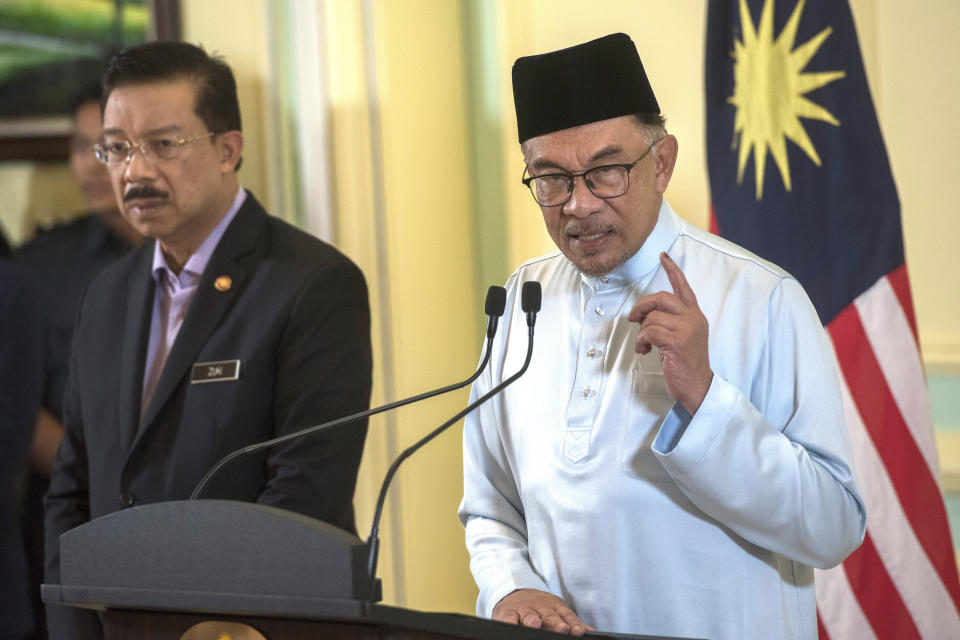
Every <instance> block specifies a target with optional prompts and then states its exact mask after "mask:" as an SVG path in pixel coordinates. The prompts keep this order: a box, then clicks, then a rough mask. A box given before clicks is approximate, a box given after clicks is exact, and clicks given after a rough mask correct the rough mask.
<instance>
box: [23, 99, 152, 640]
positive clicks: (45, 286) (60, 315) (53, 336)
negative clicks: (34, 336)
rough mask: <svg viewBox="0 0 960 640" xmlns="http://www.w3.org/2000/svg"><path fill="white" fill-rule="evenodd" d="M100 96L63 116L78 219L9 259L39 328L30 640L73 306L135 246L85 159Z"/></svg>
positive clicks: (27, 515)
mask: <svg viewBox="0 0 960 640" xmlns="http://www.w3.org/2000/svg"><path fill="white" fill-rule="evenodd" d="M102 95H103V90H102V89H101V87H100V84H99V83H96V84H92V85H89V86H87V87H85V88H84V89H83V90H81V91H80V93H78V94H77V96H76V98H75V99H74V103H73V109H72V111H71V125H72V131H71V135H70V169H71V170H72V172H73V175H74V178H75V179H76V181H77V186H79V187H80V193H81V194H82V195H83V201H84V206H85V211H84V212H83V213H82V214H81V215H80V216H78V217H76V218H74V219H72V220H70V221H69V222H66V223H62V224H58V225H56V226H53V227H51V228H48V229H43V230H41V231H39V233H37V234H36V235H35V236H34V237H33V239H31V240H30V241H28V242H26V243H24V244H22V245H20V246H19V247H17V249H16V250H15V251H14V253H13V260H14V261H16V262H17V263H19V264H20V265H22V266H24V267H26V268H27V269H28V270H29V271H31V272H32V274H33V276H34V277H35V279H36V280H37V282H38V284H39V289H38V295H39V301H40V310H41V316H42V320H43V346H44V354H43V363H44V385H43V402H42V406H41V408H40V412H39V414H38V415H37V422H36V426H35V428H34V431H33V437H32V443H31V447H30V464H29V469H28V475H27V483H26V488H25V490H24V495H23V508H22V512H21V523H22V524H21V526H22V529H23V536H24V540H25V542H26V545H27V555H28V558H29V565H30V584H31V589H30V594H31V600H32V603H33V604H32V606H33V611H34V615H35V618H36V623H37V637H38V638H45V637H46V621H45V617H44V614H43V604H42V602H41V601H40V583H41V582H42V581H43V495H44V494H45V493H46V492H47V486H48V485H49V482H50V470H51V469H52V468H53V459H54V457H55V456H56V453H57V447H59V446H60V439H61V438H62V437H63V424H62V420H63V407H62V403H63V391H64V385H65V383H66V380H67V363H68V361H69V359H70V341H71V339H72V337H73V323H74V320H75V319H76V315H77V305H78V303H79V301H80V296H81V293H82V292H83V289H84V287H86V286H87V283H89V282H90V280H91V279H93V277H94V276H95V275H97V274H98V273H100V271H102V270H103V269H104V268H105V267H106V266H107V265H109V264H111V263H112V262H114V261H115V260H117V259H119V258H121V257H123V256H124V255H126V254H127V253H128V252H129V251H130V250H131V249H132V248H133V247H135V246H137V245H138V244H139V243H140V241H141V240H142V237H141V236H140V234H139V233H138V232H137V231H136V229H134V228H133V227H132V226H131V225H130V223H128V222H127V221H126V220H125V219H124V218H123V216H122V215H121V214H120V206H119V205H118V204H117V198H116V196H115V195H114V194H113V188H112V187H111V185H110V175H109V174H108V173H107V169H106V167H105V166H103V164H101V163H100V162H98V161H97V158H96V156H94V155H93V145H94V144H96V143H97V142H99V141H100V139H101V137H102V135H103V126H102V124H101V121H100V98H101V97H102Z"/></svg>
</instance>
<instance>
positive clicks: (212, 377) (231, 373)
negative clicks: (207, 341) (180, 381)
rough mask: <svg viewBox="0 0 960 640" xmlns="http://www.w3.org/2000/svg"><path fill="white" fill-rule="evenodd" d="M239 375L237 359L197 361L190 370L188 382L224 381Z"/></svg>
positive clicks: (234, 378)
mask: <svg viewBox="0 0 960 640" xmlns="http://www.w3.org/2000/svg"><path fill="white" fill-rule="evenodd" d="M239 377H240V361H239V360H220V361H217V362H198V363H196V364H195V365H193V369H192V370H191V371H190V384H202V383H204V382H226V381H227V380H236V379H237V378H239Z"/></svg>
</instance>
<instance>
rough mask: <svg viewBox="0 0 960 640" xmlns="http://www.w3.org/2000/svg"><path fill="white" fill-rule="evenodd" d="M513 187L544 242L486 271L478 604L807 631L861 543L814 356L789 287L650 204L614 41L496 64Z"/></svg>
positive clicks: (767, 632) (525, 614) (827, 359)
mask: <svg viewBox="0 0 960 640" xmlns="http://www.w3.org/2000/svg"><path fill="white" fill-rule="evenodd" d="M513 82H514V99H515V102H516V107H517V121H518V128H519V133H520V142H521V148H522V151H523V154H524V159H525V161H526V165H527V167H526V172H525V175H524V183H525V184H527V186H528V187H530V190H531V191H532V193H533V195H534V199H535V200H536V201H537V203H538V204H539V205H540V208H541V210H542V212H543V216H544V221H545V223H546V226H547V230H548V231H549V233H550V235H551V237H552V238H553V240H554V242H555V243H556V245H557V247H558V249H559V251H558V252H555V253H552V254H549V255H546V256H543V257H540V258H536V259H534V260H531V261H529V262H527V263H525V264H523V265H521V267H520V268H519V269H517V271H516V272H515V273H514V274H513V275H512V276H511V277H510V279H509V281H508V282H507V292H508V295H507V310H506V312H505V314H504V317H505V318H514V319H515V320H513V321H511V323H510V324H509V325H508V326H506V327H504V329H503V330H502V331H501V332H500V334H499V336H498V337H497V339H496V341H495V343H494V346H493V351H492V360H491V362H492V367H491V368H490V369H488V370H487V372H485V374H484V376H483V377H481V378H480V379H479V380H478V381H477V383H476V384H475V386H474V389H473V396H474V397H476V396H479V395H481V394H483V393H485V392H486V391H487V390H489V389H490V388H492V387H493V386H495V385H497V384H498V383H499V382H500V381H501V380H502V379H504V378H506V377H507V376H509V375H511V374H512V373H513V372H514V371H516V370H517V369H518V368H519V366H520V363H521V362H522V361H523V358H524V356H525V353H526V333H527V332H526V327H525V323H524V319H523V317H522V316H523V314H521V313H514V312H513V311H514V307H517V306H519V302H518V298H519V291H520V285H521V284H522V283H523V282H524V281H527V280H538V281H540V282H541V284H542V286H543V306H542V311H541V313H540V320H539V322H538V326H537V340H536V346H535V350H534V354H533V361H532V364H531V366H530V369H529V371H528V372H527V373H526V375H525V376H524V377H522V378H521V379H520V380H519V381H518V382H517V383H516V384H514V385H513V386H511V387H509V388H508V389H507V390H506V391H505V392H504V393H502V394H500V395H499V396H498V397H496V398H495V399H494V400H492V401H491V402H490V403H488V404H487V405H485V406H484V407H482V408H481V409H480V410H479V411H478V412H476V413H474V414H472V415H471V416H469V417H468V418H467V421H466V425H465V431H464V497H463V502H462V504H461V507H460V518H461V520H462V521H463V523H464V526H465V527H466V540H467V547H468V549H469V551H470V555H471V570H472V571H473V574H474V578H475V579H476V581H477V585H478V586H479V589H480V595H479V598H478V601H477V612H478V614H479V615H483V616H489V617H493V618H494V619H497V620H503V621H507V622H514V623H520V624H524V625H527V626H532V627H543V628H548V629H552V630H555V631H560V632H570V633H574V634H578V635H579V634H582V633H584V632H585V631H586V630H589V629H590V628H596V629H599V630H601V631H616V632H623V633H634V634H650V635H664V636H686V637H702V638H715V639H725V638H811V639H813V638H816V637H817V624H816V610H815V602H814V587H813V567H820V568H825V567H830V566H834V565H836V564H838V563H839V562H841V561H842V560H843V559H844V558H845V557H846V556H847V555H848V554H850V553H851V552H852V551H853V550H854V549H856V548H857V546H858V545H859V544H860V542H861V541H862V539H863V535H864V530H865V526H866V514H865V511H864V506H863V501H862V499H861V497H860V494H859V491H858V489H857V487H856V483H855V481H854V477H853V471H852V463H851V453H850V444H849V439H848V436H847V432H846V426H845V424H844V420H843V408H842V395H841V387H840V382H839V379H838V376H837V373H836V366H835V362H834V355H833V351H832V349H831V347H830V344H829V342H828V340H827V339H826V336H825V334H824V332H823V328H822V326H821V324H820V321H819V319H818V317H817V314H816V312H815V310H814V309H813V307H812V305H811V304H810V302H809V300H808V299H807V296H806V294H805V293H804V291H803V289H802V288H801V287H800V285H799V284H798V283H797V281H796V280H795V279H793V278H792V277H791V276H790V275H789V274H787V273H785V272H784V271H783V270H782V269H780V268H778V267H777V266H775V265H773V264H770V263H768V262H766V261H764V260H762V259H760V258H758V257H757V256H755V255H753V254H751V253H749V252H748V251H746V250H744V249H742V248H740V247H737V246H736V245H733V244H731V243H729V242H726V241H724V240H722V239H720V238H717V237H715V236H713V235H711V234H708V233H705V232H703V231H700V230H699V229H696V228H694V227H693V226H691V225H690V224H688V223H687V222H685V221H684V220H682V219H681V218H680V217H678V216H677V214H675V213H674V212H673V210H672V209H671V208H670V206H669V205H668V204H667V203H666V202H665V201H664V199H663V193H664V191H665V190H666V188H667V185H668V183H669V181H670V177H671V175H672V172H673V168H674V166H675V163H676V158H677V148H678V147H677V140H676V138H674V137H673V136H672V135H668V134H667V133H666V130H665V128H664V120H663V118H662V116H661V115H660V108H659V105H658V104H657V101H656V98H655V97H654V95H653V92H652V90H651V89H650V85H649V83H648V81H647V78H646V75H645V73H644V71H643V66H642V64H641V63H640V59H639V57H638V56H637V53H636V48H635V47H634V45H633V42H632V41H631V40H630V39H629V37H627V36H625V35H623V34H616V35H613V36H607V37H605V38H601V39H599V40H595V41H592V42H589V43H586V44H583V45H578V46H576V47H572V48H570V49H564V50H561V51H556V52H552V53H548V54H544V55H540V56H530V57H526V58H521V59H519V60H518V61H517V62H516V64H515V65H514V70H513Z"/></svg>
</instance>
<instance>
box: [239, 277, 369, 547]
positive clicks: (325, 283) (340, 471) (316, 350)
mask: <svg viewBox="0 0 960 640" xmlns="http://www.w3.org/2000/svg"><path fill="white" fill-rule="evenodd" d="M276 363H277V364H276V366H277V370H276V374H275V378H274V380H275V382H274V385H275V388H274V410H273V413H274V431H275V435H277V436H279V435H282V434H285V433H289V432H291V431H295V430H297V429H302V428H305V427H309V426H313V425H315V424H320V423H322V422H326V421H329V420H334V419H336V418H339V417H342V416H346V415H349V414H351V413H356V412H359V411H363V410H364V409H366V408H367V407H368V405H369V399H370V386H371V370H372V357H371V352H370V311H369V305H368V301H367V288H366V284H365V283H364V279H363V275H362V274H361V273H360V270H359V269H358V268H357V267H356V266H354V265H353V264H352V263H350V262H348V261H343V262H339V263H337V264H335V265H333V266H328V267H325V268H322V269H320V270H319V271H318V272H317V273H316V274H315V275H314V276H313V277H312V278H310V279H309V281H308V282H307V283H306V285H305V286H304V287H303V289H302V291H301V292H300V294H299V295H298V297H297V299H296V301H295V303H294V306H293V309H292V312H291V314H290V317H289V319H288V321H287V326H286V327H285V330H284V332H283V334H282V338H281V340H280V343H279V345H278V352H277V360H276ZM365 436H366V421H365V420H364V421H362V422H357V423H350V424H346V425H343V426H341V427H338V428H336V429H332V430H329V431H325V432H322V433H316V434H312V435H310V436H307V437H305V438H298V439H295V440H292V441H291V442H289V443H286V444H284V445H281V446H279V447H276V448H274V449H272V450H271V451H270V453H269V455H268V457H267V476H268V482H267V485H266V487H265V488H264V491H263V492H262V494H261V495H260V497H259V500H258V501H259V502H261V503H263V504H269V505H273V506H277V507H282V508H284V509H289V510H291V511H296V512H299V513H308V514H310V515H313V516H314V517H316V518H319V519H321V520H324V521H326V522H330V523H331V524H334V525H336V526H339V527H341V528H344V529H346V530H348V531H354V530H355V525H354V520H353V506H352V501H353V491H354V487H355V485H356V479H357V469H358V467H359V465H360V456H361V454H362V452H363V442H364V438H365Z"/></svg>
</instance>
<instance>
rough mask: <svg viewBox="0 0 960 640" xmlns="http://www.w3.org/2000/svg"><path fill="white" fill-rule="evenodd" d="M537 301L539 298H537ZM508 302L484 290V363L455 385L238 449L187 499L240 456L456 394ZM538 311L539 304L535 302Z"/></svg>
mask: <svg viewBox="0 0 960 640" xmlns="http://www.w3.org/2000/svg"><path fill="white" fill-rule="evenodd" d="M538 300H539V298H538ZM506 302H507V291H506V289H504V288H503V287H497V286H493V287H490V288H489V289H487V299H486V302H485V303H484V313H486V314H487V316H489V318H488V319H487V348H486V349H485V350H484V354H483V360H481V361H480V366H478V367H477V370H476V371H474V373H473V375H472V376H470V377H469V378H467V379H466V380H463V381H462V382H456V383H454V384H451V385H447V386H446V387H440V388H439V389H434V390H433V391H426V392H424V393H420V394H418V395H415V396H411V397H409V398H404V399H403V400H395V401H394V402H389V403H387V404H385V405H383V406H380V407H375V408H373V409H367V410H366V411H360V412H359V413H354V414H352V415H349V416H344V417H342V418H337V419H336V420H331V421H330V422H325V423H323V424H317V425H314V426H312V427H307V428H305V429H301V430H299V431H294V432H293V433H288V434H285V435H282V436H279V437H277V438H273V439H272V440H266V441H265V442H257V443H255V444H251V445H247V446H246V447H243V448H240V449H237V450H236V451H233V452H232V453H229V454H227V455H226V456H224V457H223V458H221V459H220V461H219V462H217V463H216V464H215V465H213V466H212V467H211V468H210V470H209V471H207V473H206V474H205V475H204V476H203V478H201V479H200V482H199V483H198V484H197V486H196V488H195V489H194V490H193V493H191V494H190V498H189V499H190V500H197V499H199V498H200V494H201V493H202V492H203V489H204V487H206V485H207V483H208V482H209V481H210V478H212V477H213V476H214V475H216V473H217V472H218V471H219V470H220V469H221V468H223V467H224V465H226V464H227V463H228V462H230V461H231V460H233V459H234V458H238V457H240V456H243V455H246V454H249V453H254V452H256V451H262V450H263V449H269V448H270V447H273V446H276V445H278V444H282V443H284V442H287V441H288V440H293V439H294V438H299V437H301V436H306V435H309V434H311V433H317V432H318V431H326V430H327V429H332V428H333V427H339V426H341V425H344V424H347V423H349V422H354V421H356V420H360V419H362V418H366V417H368V416H372V415H376V414H378V413H383V412H384V411H390V410H391V409H396V408H398V407H403V406H405V405H408V404H411V403H414V402H419V401H420V400H426V399H427V398H433V397H434V396H439V395H441V394H444V393H448V392H450V391H456V390H457V389H462V388H463V387H465V386H467V385H468V384H470V383H471V382H473V381H474V380H476V379H477V378H478V377H480V374H481V373H482V372H483V370H484V368H486V366H487V362H488V361H489V360H490V347H491V346H492V345H493V337H494V336H495V335H496V333H497V323H498V321H499V320H500V316H502V315H503V309H504V307H505V306H506ZM537 305H538V308H539V301H538V303H537Z"/></svg>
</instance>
